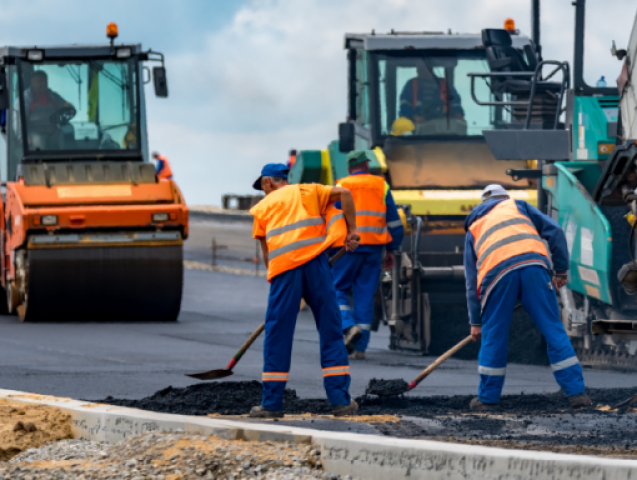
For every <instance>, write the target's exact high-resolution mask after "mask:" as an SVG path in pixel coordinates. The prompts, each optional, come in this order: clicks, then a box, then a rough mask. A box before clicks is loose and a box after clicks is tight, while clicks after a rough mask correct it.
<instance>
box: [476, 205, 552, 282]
mask: <svg viewBox="0 0 637 480" xmlns="http://www.w3.org/2000/svg"><path fill="white" fill-rule="evenodd" d="M469 230H470V231H471V234H472V235H473V238H474V242H475V244H474V249H475V251H476V256H477V258H478V263H477V265H476V266H477V269H478V292H479V290H480V285H482V280H483V279H484V277H485V275H486V274H487V273H489V272H490V271H491V270H493V269H494V268H495V267H496V266H498V265H499V264H501V263H502V262H504V261H505V260H508V259H510V258H512V257H515V256H517V255H523V254H526V253H539V254H541V255H544V256H545V257H547V258H548V253H547V251H546V246H545V245H544V242H542V239H541V238H540V236H539V235H538V233H537V230H536V228H535V225H533V222H531V220H530V219H529V218H528V217H526V216H524V215H522V214H521V213H520V212H519V211H518V207H517V205H516V203H515V200H505V201H503V202H500V203H498V204H497V205H496V206H495V207H493V209H492V210H491V211H490V212H489V213H487V214H486V215H485V216H484V217H482V218H480V219H479V220H477V221H476V222H474V223H473V224H472V225H471V226H470V227H469Z"/></svg>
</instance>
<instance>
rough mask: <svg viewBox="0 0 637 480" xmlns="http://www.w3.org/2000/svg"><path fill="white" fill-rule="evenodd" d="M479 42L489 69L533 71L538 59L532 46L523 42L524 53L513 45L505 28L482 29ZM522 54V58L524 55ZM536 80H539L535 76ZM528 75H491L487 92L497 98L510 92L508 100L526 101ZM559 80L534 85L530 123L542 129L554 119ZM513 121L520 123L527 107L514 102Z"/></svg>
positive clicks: (529, 81) (560, 86)
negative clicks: (489, 91)
mask: <svg viewBox="0 0 637 480" xmlns="http://www.w3.org/2000/svg"><path fill="white" fill-rule="evenodd" d="M482 43H483V45H484V46H485V48H486V56H487V62H488V63H489V70H491V72H493V73H496V72H530V73H533V72H535V71H536V70H537V68H538V65H539V61H538V57H537V52H536V49H535V48H534V45H525V47H524V55H523V54H522V52H520V51H519V50H518V49H517V48H514V47H513V46H512V45H513V42H512V40H511V34H510V33H509V32H508V31H506V30H501V29H495V28H486V29H484V30H482ZM525 57H526V58H525ZM538 80H541V78H539V79H538ZM531 85H532V77H531V76H528V77H518V76H510V77H508V76H502V77H492V78H491V85H490V88H491V91H492V92H493V94H494V95H495V96H496V97H497V98H502V95H504V94H510V95H511V96H512V100H518V101H528V100H529V98H530V96H531ZM561 88H562V84H561V83H560V82H544V81H542V83H541V84H537V85H536V89H535V96H534V99H533V108H532V110H531V122H532V123H534V124H536V125H541V126H542V127H541V128H546V127H548V125H550V124H551V123H552V122H553V121H554V118H555V112H556V109H557V108H561V105H560V106H559V107H558V104H557V103H558V99H559V93H560V90H561ZM511 114H512V120H513V123H518V122H520V123H521V122H524V121H525V120H526V116H527V107H526V106H521V105H514V106H513V108H512V109H511Z"/></svg>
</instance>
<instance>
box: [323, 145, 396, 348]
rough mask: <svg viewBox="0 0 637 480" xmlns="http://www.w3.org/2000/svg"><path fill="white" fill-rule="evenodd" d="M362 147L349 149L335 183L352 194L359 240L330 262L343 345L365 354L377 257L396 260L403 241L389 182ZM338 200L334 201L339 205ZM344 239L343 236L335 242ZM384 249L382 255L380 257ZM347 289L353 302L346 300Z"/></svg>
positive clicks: (389, 263)
mask: <svg viewBox="0 0 637 480" xmlns="http://www.w3.org/2000/svg"><path fill="white" fill-rule="evenodd" d="M369 160H370V158H369V156H368V154H367V152H366V151H365V150H354V151H353V152H350V153H349V154H348V155H347V168H348V171H349V174H350V175H349V176H347V177H344V178H342V179H340V180H339V181H338V183H337V186H341V187H344V188H347V189H348V190H350V191H351V192H352V195H353V196H354V205H355V206H356V219H357V220H356V221H357V225H358V233H359V234H360V236H361V246H360V247H359V248H358V249H357V250H356V252H354V253H353V254H351V255H347V256H346V257H344V258H343V259H342V260H341V261H340V262H338V263H337V264H335V265H334V267H333V268H332V276H333V277H334V285H335V287H336V297H337V298H338V304H339V308H340V310H341V318H342V319H343V334H344V336H345V346H346V347H347V350H348V352H350V358H351V359H355V360H363V359H365V350H367V345H368V344H369V337H370V334H371V328H372V321H373V319H374V295H375V294H376V290H377V288H378V281H379V279H380V274H381V263H382V264H383V265H382V266H383V268H384V269H385V270H391V269H392V268H393V266H394V262H395V258H394V251H395V250H398V248H400V245H401V243H402V241H403V223H402V221H401V219H400V216H399V215H398V210H397V209H396V204H395V203H394V199H393V197H392V194H391V191H390V190H389V185H387V182H385V179H384V178H383V177H380V176H377V175H372V174H371V173H370V171H369ZM337 206H338V205H337ZM340 245H342V242H340V243H339V244H337V245H336V246H340ZM383 251H384V252H385V253H384V257H383ZM350 295H352V297H353V305H351V304H350Z"/></svg>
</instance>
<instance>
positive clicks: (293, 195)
mask: <svg viewBox="0 0 637 480" xmlns="http://www.w3.org/2000/svg"><path fill="white" fill-rule="evenodd" d="M303 187H304V185H287V186H285V187H282V188H280V189H278V190H276V191H274V192H272V193H270V194H269V195H267V196H266V197H265V198H264V199H263V200H261V201H260V202H259V203H258V204H257V205H255V206H254V207H253V208H252V209H251V210H250V213H251V214H252V215H254V217H255V221H257V222H260V223H261V225H262V226H263V227H264V229H265V239H266V243H267V245H268V251H269V255H268V260H269V264H268V281H269V280H271V279H272V278H273V277H275V276H276V275H279V274H281V273H283V272H285V271H288V270H292V269H293V268H296V267H299V266H301V265H304V264H305V263H307V262H309V261H310V260H312V259H313V258H315V257H316V256H318V255H320V254H321V253H322V252H323V251H325V250H326V249H327V248H329V247H331V246H333V245H334V244H335V243H336V242H338V241H340V242H341V244H342V243H343V240H344V238H345V236H346V234H347V226H346V224H345V218H344V216H343V212H341V211H340V210H338V209H337V208H335V207H334V205H333V204H330V205H329V206H328V207H327V211H325V209H321V207H320V205H319V200H318V197H317V196H316V195H311V194H310V195H306V196H305V197H302V195H301V189H302V188H303ZM321 210H323V211H321ZM322 213H325V215H324V216H323V215H321V214H322Z"/></svg>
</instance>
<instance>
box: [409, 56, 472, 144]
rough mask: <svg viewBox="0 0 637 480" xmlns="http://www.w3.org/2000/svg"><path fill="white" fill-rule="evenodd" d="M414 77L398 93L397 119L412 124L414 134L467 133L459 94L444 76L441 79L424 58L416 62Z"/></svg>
mask: <svg viewBox="0 0 637 480" xmlns="http://www.w3.org/2000/svg"><path fill="white" fill-rule="evenodd" d="M416 71H417V76H416V77H414V78H412V79H411V80H409V81H408V82H407V83H406V84H405V86H404V87H403V89H402V92H401V94H400V114H399V115H400V116H399V118H401V117H404V118H408V119H410V120H411V121H412V122H414V124H415V127H416V128H415V132H414V134H415V135H435V134H457V135H466V134H467V123H466V121H465V118H464V110H463V109H462V104H461V99H460V95H459V94H458V91H457V90H456V89H455V87H454V86H453V82H452V81H450V80H449V79H448V78H447V77H444V78H440V77H438V76H436V75H435V74H434V72H433V68H432V67H431V66H430V65H429V64H428V62H427V60H426V59H425V58H419V59H418V61H417V63H416Z"/></svg>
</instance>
